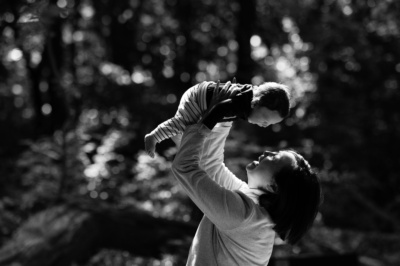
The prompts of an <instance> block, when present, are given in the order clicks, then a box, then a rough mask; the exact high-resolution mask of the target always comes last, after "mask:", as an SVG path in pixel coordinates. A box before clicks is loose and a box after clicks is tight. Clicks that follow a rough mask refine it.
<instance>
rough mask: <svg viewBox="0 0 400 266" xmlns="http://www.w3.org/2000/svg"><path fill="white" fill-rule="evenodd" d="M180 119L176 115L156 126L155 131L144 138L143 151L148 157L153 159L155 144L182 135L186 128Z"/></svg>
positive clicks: (179, 116)
mask: <svg viewBox="0 0 400 266" xmlns="http://www.w3.org/2000/svg"><path fill="white" fill-rule="evenodd" d="M182 118H183V117H182V116H181V114H176V115H175V116H174V117H172V118H170V119H168V120H167V121H165V122H163V123H161V124H160V125H158V127H157V128H156V129H154V130H153V131H152V132H151V133H149V134H147V135H146V136H145V137H144V143H145V150H146V152H147V154H148V155H149V156H150V157H152V158H154V155H155V149H156V144H157V143H160V142H161V141H163V140H165V139H168V138H172V137H176V136H178V135H182V133H183V132H184V131H185V128H186V123H185V121H184V120H182Z"/></svg>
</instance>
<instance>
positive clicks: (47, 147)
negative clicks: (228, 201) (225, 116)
mask: <svg viewBox="0 0 400 266" xmlns="http://www.w3.org/2000/svg"><path fill="white" fill-rule="evenodd" d="M399 14H400V2H399V1H397V0H379V1H378V0H304V1H299V0H295V1H293V0H290V1H289V0H269V1H262V0H232V1H212V0H165V1H163V0H147V1H145V0H119V1H112V0H46V1H44V0H1V1H0V34H1V37H0V265H14V266H16V265H27V266H30V265H40V266H46V265H56V266H59V265H66V266H70V265H76V266H78V265H79V266H80V265H82V266H95V265H96V266H97V265H99V266H100V265H115V266H120V265H121V266H122V265H166V266H167V265H168V266H171V265H184V264H185V262H186V256H187V252H188V248H189V245H190V243H191V239H192V237H193V235H194V233H195V230H196V226H197V224H198V222H199V220H200V219H201V216H202V214H201V213H200V211H199V210H198V209H196V208H195V206H194V205H193V204H192V203H191V201H190V200H189V199H188V198H187V197H186V196H185V194H184V193H183V192H182V190H181V189H180V187H179V186H178V185H177V183H176V182H175V180H174V178H173V177H172V175H171V173H170V166H171V162H172V160H173V158H174V155H175V153H176V148H175V146H174V145H173V143H172V141H164V142H163V143H161V144H160V145H158V146H157V152H158V155H157V157H156V158H155V159H151V158H150V157H148V156H147V155H146V154H145V153H144V151H143V149H144V144H143V138H144V135H145V134H146V133H148V132H149V131H151V130H152V129H153V128H155V127H156V126H157V125H158V124H159V123H160V122H162V121H164V120H166V119H167V118H169V117H171V116H173V114H174V113H175V111H176V108H177V106H178V103H179V99H180V97H181V95H182V94H183V92H184V91H185V90H187V89H188V88H189V87H191V86H193V85H194V84H197V83H199V82H202V81H205V80H211V81H217V80H221V82H225V81H228V80H232V78H233V77H236V79H237V82H238V83H242V84H244V83H252V84H254V85H258V84H260V83H262V82H265V81H277V82H281V83H283V84H286V85H288V86H289V87H290V88H291V93H292V95H293V96H294V99H293V102H292V111H291V114H290V117H289V118H287V119H286V120H284V121H283V122H282V123H280V124H277V125H274V126H272V127H269V128H267V129H264V128H259V127H257V126H254V125H250V124H247V123H244V122H243V121H238V122H235V124H234V127H233V130H232V131H231V134H230V136H229V139H228V141H227V144H226V164H227V165H228V167H230V168H231V169H232V171H233V172H234V173H236V174H237V175H238V176H239V177H240V178H242V179H243V180H245V178H246V177H245V172H244V166H245V165H246V164H247V163H248V162H249V161H251V160H254V158H256V156H257V155H258V154H259V153H260V152H261V151H262V150H264V149H271V150H276V149H281V148H293V149H295V150H297V151H299V152H300V153H301V154H302V155H304V156H305V158H306V159H307V160H309V161H310V163H311V164H312V166H313V167H315V169H316V171H318V172H319V173H320V178H321V182H322V185H323V189H324V194H325V197H324V202H323V205H322V207H321V211H320V213H319V214H318V217H317V220H316V222H315V225H314V226H313V228H312V229H311V230H310V232H309V233H308V234H307V235H306V236H305V237H304V239H303V240H302V241H301V242H300V243H299V244H298V245H296V246H288V245H286V244H285V243H284V242H282V241H281V240H279V239H277V240H276V243H275V244H276V245H275V248H274V253H273V258H272V260H271V262H270V265H309V266H312V265H357V261H358V265H366V266H386V265H397V266H398V265H400V252H399V250H400V193H399V192H400V179H399V178H400V176H399V174H400V171H399V165H400V156H399V154H398V151H399V148H400V138H399V136H400V107H399V104H400V90H399V82H400V49H399V48H400V37H399V36H400V16H399ZM296 263H297V264H296ZM302 263H303V264H302ZM329 263H331V264H329Z"/></svg>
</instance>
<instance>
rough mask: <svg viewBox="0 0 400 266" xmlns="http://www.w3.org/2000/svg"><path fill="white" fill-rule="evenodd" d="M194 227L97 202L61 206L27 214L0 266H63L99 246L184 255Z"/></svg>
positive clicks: (149, 254) (81, 259) (138, 252)
mask: <svg viewBox="0 0 400 266" xmlns="http://www.w3.org/2000/svg"><path fill="white" fill-rule="evenodd" d="M195 230H196V225H194V224H190V223H185V222H179V221H173V220H167V219H163V218H155V217H153V216H152V215H151V214H149V213H146V212H143V211H140V210H138V209H135V208H130V209H117V208H115V207H110V206H107V205H105V204H101V203H100V204H99V202H84V203H82V202H79V203H71V204H64V205H60V206H56V207H53V208H50V209H47V210H45V211H43V212H40V213H38V214H36V215H34V216H32V217H31V218H30V219H29V220H28V221H27V222H26V223H25V224H23V225H22V226H21V227H20V228H19V229H18V230H17V232H16V233H15V235H14V237H13V238H12V239H11V240H10V241H9V242H8V243H6V244H5V245H4V246H3V247H2V249H0V265H14V264H15V265H24V266H51V265H57V266H64V265H65V266H69V265H71V263H73V262H77V263H84V262H86V261H87V260H88V259H90V258H91V257H92V256H93V255H95V254H96V252H97V251H99V250H100V249H102V248H110V249H119V250H126V251H129V252H130V253H131V254H134V255H138V256H144V257H155V258H157V257H159V256H160V255H161V254H162V253H169V254H177V253H181V252H182V254H184V255H186V254H187V252H188V248H189V245H190V242H191V239H192V237H193V235H194V233H195Z"/></svg>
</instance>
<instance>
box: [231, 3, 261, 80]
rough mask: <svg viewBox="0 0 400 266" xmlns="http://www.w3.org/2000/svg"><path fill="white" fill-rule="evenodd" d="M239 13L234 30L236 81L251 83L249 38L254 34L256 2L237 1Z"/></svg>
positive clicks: (251, 68) (252, 73)
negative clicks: (236, 63) (236, 46)
mask: <svg viewBox="0 0 400 266" xmlns="http://www.w3.org/2000/svg"><path fill="white" fill-rule="evenodd" d="M238 2H239V5H240V11H239V14H238V24H237V29H236V41H237V42H238V45H239V48H238V52H237V56H238V66H237V74H236V79H237V81H238V82H239V83H251V78H252V77H253V75H254V69H255V62H254V61H253V59H252V58H251V46H250V38H251V36H252V35H253V34H254V25H255V19H256V14H257V13H256V2H255V1H254V0H239V1H238Z"/></svg>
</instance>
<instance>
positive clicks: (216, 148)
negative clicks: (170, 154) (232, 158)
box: [200, 122, 246, 190]
mask: <svg viewBox="0 0 400 266" xmlns="http://www.w3.org/2000/svg"><path fill="white" fill-rule="evenodd" d="M231 125H232V122H227V123H220V124H218V126H219V127H215V128H214V129H213V130H212V131H211V132H210V134H209V135H208V137H207V138H206V139H205V141H204V145H203V150H202V154H201V157H200V166H201V167H202V168H203V169H204V170H205V171H206V172H207V174H208V176H209V177H210V178H212V179H213V180H214V181H215V182H217V183H218V184H219V185H220V186H223V187H225V188H227V189H229V190H239V189H240V188H241V187H242V186H245V185H246V183H245V182H243V181H242V180H240V179H239V178H237V177H236V176H235V175H234V174H233V173H232V172H231V171H230V170H229V169H228V168H227V167H226V166H225V164H224V151H225V141H226V138H227V136H228V134H229V131H230V129H231Z"/></svg>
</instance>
